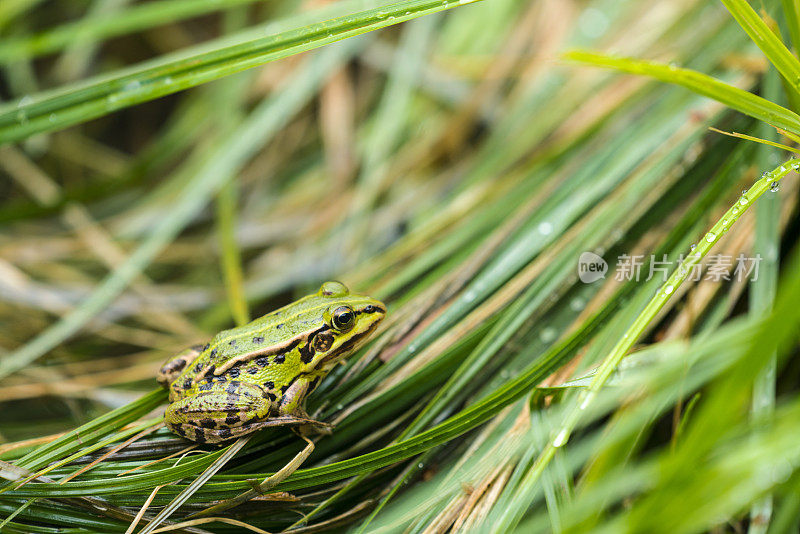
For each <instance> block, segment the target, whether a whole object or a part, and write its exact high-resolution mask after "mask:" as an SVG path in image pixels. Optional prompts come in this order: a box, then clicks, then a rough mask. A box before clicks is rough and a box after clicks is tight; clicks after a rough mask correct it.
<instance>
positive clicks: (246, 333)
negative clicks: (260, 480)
mask: <svg viewBox="0 0 800 534" xmlns="http://www.w3.org/2000/svg"><path fill="white" fill-rule="evenodd" d="M385 314H386V307H385V306H384V305H383V304H382V303H381V302H380V301H377V300H375V299H373V298H370V297H367V296H364V295H356V294H352V293H350V292H349V290H348V289H347V287H345V285H344V284H342V283H340V282H325V283H324V284H322V287H321V288H320V289H319V291H318V292H317V293H315V294H313V295H308V296H306V297H303V298H301V299H300V300H298V301H296V302H293V303H292V304H289V305H287V306H284V307H283V308H280V309H278V310H275V311H273V312H271V313H269V314H267V315H265V316H263V317H261V318H260V319H256V320H255V321H253V322H251V323H249V324H246V325H244V326H240V327H237V328H233V329H231V330H225V331H222V332H220V333H219V334H217V335H216V336H214V338H213V339H212V340H211V342H210V343H208V344H207V345H205V346H202V345H198V346H195V347H191V348H189V349H186V350H185V351H183V352H181V353H179V354H177V355H176V356H174V357H173V358H172V359H170V360H169V361H168V362H167V363H166V364H164V366H163V367H162V368H161V370H160V371H159V374H158V382H159V383H160V384H161V385H162V386H164V387H165V388H168V389H169V401H170V404H169V406H168V407H167V411H166V413H165V414H164V422H165V423H166V425H167V427H169V428H170V429H171V430H172V431H173V432H175V433H176V434H179V435H181V436H183V437H185V438H188V439H190V440H192V441H195V442H198V443H219V442H222V441H226V440H229V439H233V438H238V437H241V436H244V435H246V434H249V433H251V432H254V431H256V430H259V429H262V428H266V427H273V426H283V425H286V426H303V427H305V426H306V425H310V426H311V427H325V426H327V425H326V424H325V423H321V422H319V421H314V420H313V419H310V418H309V416H308V415H307V414H306V412H305V409H304V404H305V399H306V398H307V397H308V395H309V394H310V393H311V392H312V391H313V390H314V388H315V387H316V386H317V385H318V384H319V382H320V381H321V380H322V378H323V377H325V376H326V375H327V374H328V372H329V371H330V370H331V369H332V368H333V367H334V366H335V365H336V364H337V363H338V362H339V361H341V360H342V359H343V358H345V357H347V356H348V355H350V354H352V353H353V352H354V351H355V350H357V349H358V348H359V347H360V346H361V345H362V344H363V343H364V342H365V341H366V340H367V339H368V338H369V337H370V335H371V334H372V333H373V332H374V331H375V328H376V327H377V326H378V324H379V323H380V322H381V320H382V319H383V317H384V316H385Z"/></svg>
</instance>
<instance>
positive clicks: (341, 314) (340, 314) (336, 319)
mask: <svg viewBox="0 0 800 534" xmlns="http://www.w3.org/2000/svg"><path fill="white" fill-rule="evenodd" d="M331 320H332V322H333V327H334V328H335V329H336V330H339V331H341V332H347V331H348V330H350V329H351V328H353V325H354V324H355V323H356V314H355V312H354V311H353V308H351V307H350V306H339V307H338V308H336V309H335V310H333V314H331Z"/></svg>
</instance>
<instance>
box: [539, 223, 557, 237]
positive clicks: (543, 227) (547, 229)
mask: <svg viewBox="0 0 800 534" xmlns="http://www.w3.org/2000/svg"><path fill="white" fill-rule="evenodd" d="M536 229H537V230H538V231H539V233H540V234H542V235H550V234H551V233H552V232H553V225H552V224H550V223H549V222H547V221H545V222H542V223H539V226H538V227H537V228H536Z"/></svg>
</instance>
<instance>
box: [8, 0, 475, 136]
mask: <svg viewBox="0 0 800 534" xmlns="http://www.w3.org/2000/svg"><path fill="white" fill-rule="evenodd" d="M474 1H477V0H460V1H459V2H448V0H444V1H443V0H405V1H403V2H399V3H396V4H392V5H390V6H386V7H381V8H377V9H369V10H366V11H361V12H358V13H355V14H352V15H348V16H343V17H338V18H334V19H331V20H328V21H324V22H320V23H316V24H311V25H309V26H305V27H300V28H295V29H292V30H288V31H284V32H281V33H278V34H274V35H268V36H266V37H262V38H260V39H255V40H250V41H246V42H243V43H239V44H235V45H230V46H225V47H223V48H212V49H211V50H210V51H205V52H200V53H191V52H190V53H188V54H186V53H184V54H182V55H181V56H179V57H177V58H171V59H168V60H159V61H154V62H149V63H145V64H143V65H140V66H138V67H134V68H131V69H124V70H123V71H121V72H119V73H116V74H111V75H108V76H104V77H101V78H96V79H94V80H91V81H89V82H86V83H83V84H80V85H77V86H72V87H67V88H64V89H61V90H56V91H54V92H48V93H43V94H37V95H33V96H26V97H23V98H22V99H21V100H20V101H19V102H17V103H12V104H7V105H5V106H2V107H0V144H2V143H7V142H13V141H19V140H21V139H25V138H26V137H29V136H31V135H33V134H36V133H41V132H50V131H55V130H60V129H63V128H66V127H67V126H71V125H74V124H79V123H82V122H86V121H88V120H90V119H93V118H97V117H102V116H103V115H107V114H109V113H112V112H114V111H117V110H119V109H123V108H126V107H130V106H133V105H135V104H138V103H141V102H146V101H149V100H153V99H155V98H159V97H161V96H164V95H168V94H172V93H175V92H178V91H182V90H184V89H188V88H190V87H195V86H198V85H201V84H204V83H207V82H210V81H212V80H216V79H219V78H222V77H224V76H228V75H230V74H234V73H236V72H241V71H243V70H246V69H248V68H251V67H255V66H258V65H263V64H265V63H268V62H270V61H274V60H276V59H280V58H284V57H288V56H291V55H294V54H299V53H300V52H306V51H308V50H312V49H314V48H318V47H320V46H324V45H326V44H330V43H333V42H335V41H340V40H342V39H346V38H348V37H354V36H356V35H361V34H363V33H367V32H370V31H373V30H378V29H381V28H385V27H387V26H392V25H394V24H398V23H400V22H403V21H406V20H411V19H414V18H417V17H421V16H424V15H429V14H431V13H438V12H440V11H443V10H445V9H450V8H452V7H455V6H458V5H462V4H468V3H471V2H474ZM204 48H208V46H205V47H204Z"/></svg>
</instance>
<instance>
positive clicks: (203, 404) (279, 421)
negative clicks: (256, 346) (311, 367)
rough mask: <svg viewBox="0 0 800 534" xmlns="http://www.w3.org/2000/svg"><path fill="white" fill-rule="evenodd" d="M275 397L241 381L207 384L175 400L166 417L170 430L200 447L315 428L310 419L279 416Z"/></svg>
mask: <svg viewBox="0 0 800 534" xmlns="http://www.w3.org/2000/svg"><path fill="white" fill-rule="evenodd" d="M275 400H276V397H275V394H274V393H272V392H270V391H267V390H265V389H264V388H263V387H261V386H259V385H257V384H252V383H250V382H241V381H239V380H231V381H225V382H223V381H218V382H204V383H201V384H200V385H199V386H197V391H196V392H195V393H194V394H193V395H186V396H184V397H182V398H180V399H177V400H175V401H174V402H172V403H171V404H170V405H169V406H167V411H166V413H165V414H164V421H165V422H166V424H167V426H168V427H169V428H170V429H172V430H173V431H174V432H175V433H176V434H180V435H181V436H184V437H186V438H188V439H190V440H192V441H196V442H198V443H219V442H222V441H226V440H229V439H233V438H238V437H241V436H244V435H246V434H249V433H251V432H255V431H256V430H260V429H262V428H268V427H274V426H299V425H309V424H314V421H313V420H311V419H308V418H306V417H301V416H298V415H293V414H285V415H279V414H277V413H276V411H277V409H276V408H277V407H276V403H275Z"/></svg>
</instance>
